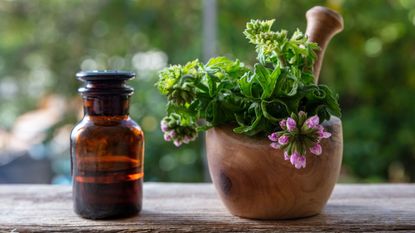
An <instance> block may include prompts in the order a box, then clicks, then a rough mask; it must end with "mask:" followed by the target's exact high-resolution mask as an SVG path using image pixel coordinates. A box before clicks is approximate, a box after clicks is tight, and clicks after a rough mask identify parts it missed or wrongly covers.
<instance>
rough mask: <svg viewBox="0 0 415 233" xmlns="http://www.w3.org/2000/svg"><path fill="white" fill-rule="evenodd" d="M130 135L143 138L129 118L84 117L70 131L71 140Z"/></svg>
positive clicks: (138, 128) (137, 126) (139, 130)
mask: <svg viewBox="0 0 415 233" xmlns="http://www.w3.org/2000/svg"><path fill="white" fill-rule="evenodd" d="M120 133H122V134H132V135H134V136H137V137H143V136H144V135H143V131H142V130H141V127H140V126H139V125H138V124H137V122H135V121H134V120H133V119H131V118H130V117H124V118H117V117H90V116H85V117H84V118H83V119H82V120H81V121H80V122H79V123H78V124H77V125H76V126H75V127H74V128H73V130H72V132H71V138H72V139H73V138H75V137H80V136H81V137H83V136H85V137H95V136H100V135H101V136H106V137H115V136H116V135H119V134H120Z"/></svg>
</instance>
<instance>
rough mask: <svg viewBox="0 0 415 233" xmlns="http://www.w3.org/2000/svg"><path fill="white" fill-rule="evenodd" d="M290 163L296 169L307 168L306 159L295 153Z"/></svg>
mask: <svg viewBox="0 0 415 233" xmlns="http://www.w3.org/2000/svg"><path fill="white" fill-rule="evenodd" d="M290 162H291V164H292V165H294V167H295V168H297V169H300V168H305V164H306V158H305V156H302V155H300V154H299V153H298V152H294V153H293V154H292V155H291V157H290Z"/></svg>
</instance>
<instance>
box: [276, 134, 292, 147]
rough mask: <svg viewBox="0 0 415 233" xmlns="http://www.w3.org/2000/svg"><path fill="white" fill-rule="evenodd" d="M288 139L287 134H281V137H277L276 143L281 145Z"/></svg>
mask: <svg viewBox="0 0 415 233" xmlns="http://www.w3.org/2000/svg"><path fill="white" fill-rule="evenodd" d="M289 139H290V138H289V137H288V136H287V135H282V136H281V137H279V138H278V143H279V144H281V145H285V144H287V143H288V141H289Z"/></svg>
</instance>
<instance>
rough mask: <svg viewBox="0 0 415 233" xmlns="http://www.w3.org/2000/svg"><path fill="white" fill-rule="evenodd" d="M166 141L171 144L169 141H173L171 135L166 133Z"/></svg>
mask: <svg viewBox="0 0 415 233" xmlns="http://www.w3.org/2000/svg"><path fill="white" fill-rule="evenodd" d="M163 136H164V141H167V142H169V141H171V139H172V138H171V135H170V134H169V133H164V135H163Z"/></svg>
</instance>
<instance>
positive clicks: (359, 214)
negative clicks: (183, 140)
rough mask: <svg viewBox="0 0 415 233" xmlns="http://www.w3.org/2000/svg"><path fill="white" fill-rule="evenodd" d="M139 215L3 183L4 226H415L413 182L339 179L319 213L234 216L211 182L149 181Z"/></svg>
mask: <svg viewBox="0 0 415 233" xmlns="http://www.w3.org/2000/svg"><path fill="white" fill-rule="evenodd" d="M143 204H144V206H143V211H142V213H141V215H140V216H136V217H132V218H128V219H119V220H111V221H108V220H107V221H93V220H86V219H82V218H80V217H78V216H77V215H76V214H75V213H74V212H73V211H72V200H71V187H70V186H48V185H0V232H27V231H30V232H42V231H51V232H120V231H121V232H175V231H176V232H278V231H279V232H299V231H303V232H310V231H316V232H329V231H331V232H353V231H364V232H377V231H400V232H415V184H396V185H337V186H336V187H335V189H334V192H333V195H332V197H331V199H330V200H329V202H328V204H327V206H326V207H325V209H324V210H323V212H322V213H321V214H320V215H317V216H314V217H310V218H303V219H297V220H284V221H255V220H247V219H242V218H238V217H234V216H232V215H231V214H230V213H228V212H227V211H226V209H225V207H224V206H223V205H222V203H221V201H220V200H219V197H218V196H217V195H216V192H215V190H214V188H213V185H212V184H175V183H146V184H145V185H144V202H143Z"/></svg>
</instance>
